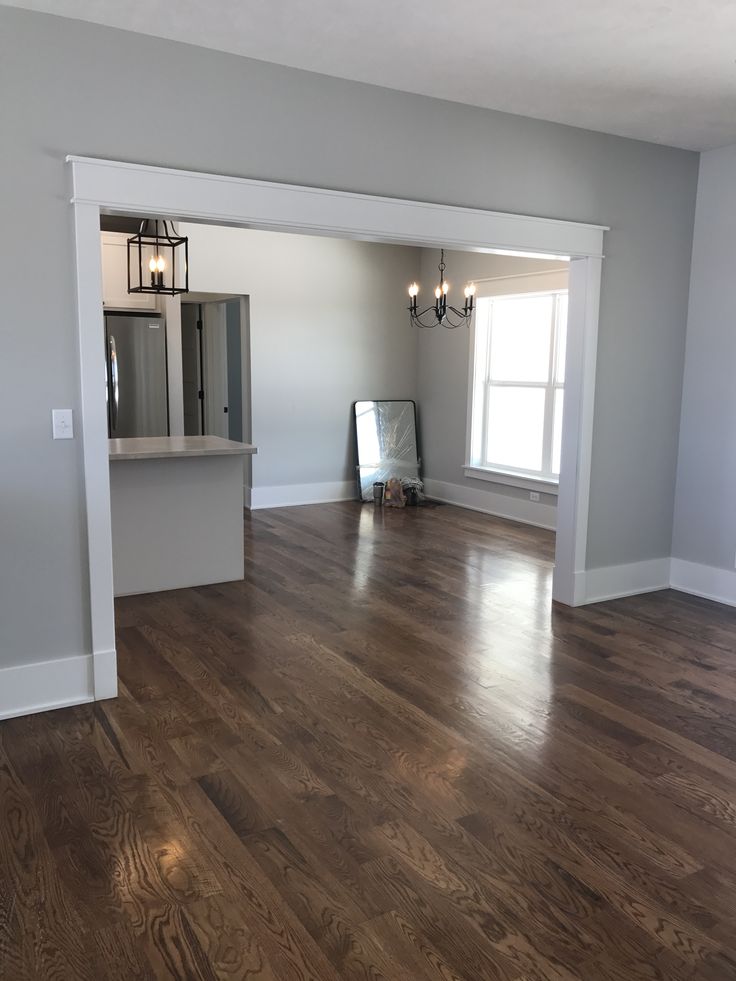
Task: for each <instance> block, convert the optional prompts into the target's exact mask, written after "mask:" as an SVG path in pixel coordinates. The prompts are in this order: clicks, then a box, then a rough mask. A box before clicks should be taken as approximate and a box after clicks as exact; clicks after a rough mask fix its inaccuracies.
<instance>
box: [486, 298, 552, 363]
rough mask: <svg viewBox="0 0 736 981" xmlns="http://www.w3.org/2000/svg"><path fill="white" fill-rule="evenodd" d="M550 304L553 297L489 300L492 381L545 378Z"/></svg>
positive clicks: (548, 342)
mask: <svg viewBox="0 0 736 981" xmlns="http://www.w3.org/2000/svg"><path fill="white" fill-rule="evenodd" d="M553 303H554V297H553V296H510V297H505V298H502V299H496V300H494V301H493V315H492V320H491V331H492V334H491V378H492V379H493V380H494V381H526V382H545V381H547V378H548V377H549V345H550V336H551V333H552V306H553Z"/></svg>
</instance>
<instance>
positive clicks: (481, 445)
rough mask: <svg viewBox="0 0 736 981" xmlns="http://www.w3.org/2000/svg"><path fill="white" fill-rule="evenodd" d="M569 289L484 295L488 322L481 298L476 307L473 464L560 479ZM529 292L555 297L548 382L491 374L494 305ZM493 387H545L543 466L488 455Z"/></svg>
mask: <svg viewBox="0 0 736 981" xmlns="http://www.w3.org/2000/svg"><path fill="white" fill-rule="evenodd" d="M567 294H568V291H567V290H566V289H558V290H544V291H537V292H534V293H519V294H506V295H504V296H503V297H501V296H491V297H487V298H486V297H484V298H480V299H482V300H486V302H487V305H488V312H487V315H486V322H485V323H479V321H478V317H479V314H480V311H481V308H482V304H481V302H480V299H479V303H478V306H477V308H476V315H475V316H476V321H475V324H474V327H475V338H474V351H473V362H472V365H471V377H472V385H473V388H472V395H471V399H472V401H471V426H470V461H469V466H471V467H477V468H479V469H487V470H500V471H507V472H510V473H518V474H522V475H525V476H530V477H541V478H544V479H553V480H556V479H558V478H559V474H558V473H556V472H555V471H553V469H552V457H553V437H554V409H555V393H556V392H558V391H562V392H564V390H565V383H564V381H562V382H560V381H557V377H558V368H559V365H558V359H559V357H560V351H561V348H562V345H561V344H560V335H561V333H562V329H563V328H566V326H567V325H566V324H563V323H562V317H561V307H562V298H563V297H564V298H566V297H567ZM522 296H523V297H528V296H537V297H541V296H549V297H551V298H552V299H553V302H552V303H551V305H550V317H551V323H550V338H551V341H550V346H549V363H548V370H547V380H546V381H545V382H540V381H534V382H530V381H527V380H525V379H518V380H515V381H512V380H509V379H504V380H494V379H493V378H492V377H491V351H492V347H493V306H494V302H495V301H496V300H498V299H501V298H503V299H509V298H511V297H514V298H515V297H522ZM492 388H527V389H536V390H540V389H541V390H543V391H544V393H545V396H544V420H543V433H542V468H541V469H540V470H528V469H525V468H522V467H516V466H510V465H509V464H508V463H504V462H503V461H502V460H491V459H489V458H488V455H487V446H488V435H489V433H488V408H489V402H490V394H491V389H492Z"/></svg>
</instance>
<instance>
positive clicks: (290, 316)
mask: <svg viewBox="0 0 736 981" xmlns="http://www.w3.org/2000/svg"><path fill="white" fill-rule="evenodd" d="M178 228H179V232H180V233H181V234H182V235H187V236H188V237H189V280H190V285H191V287H192V289H194V290H196V291H198V292H208V293H236V294H247V295H248V296H249V298H250V357H251V392H252V394H251V413H252V420H253V422H252V441H253V443H254V444H255V445H256V446H257V447H258V455H257V456H255V457H253V486H254V487H272V486H279V485H285V484H319V483H329V482H333V481H347V480H354V478H355V469H354V467H355V460H354V452H353V441H354V436H353V430H352V424H351V420H352V403H353V402H354V401H355V400H356V399H366V398H367V399H370V398H378V399H380V398H407V399H412V398H416V342H417V339H416V332H415V331H413V330H412V329H411V326H410V325H409V318H408V315H407V313H406V305H407V304H406V302H405V293H406V288H407V285H408V284H409V283H410V282H411V281H412V280H414V279H416V278H417V277H418V275H419V262H420V256H421V250H420V249H413V248H407V247H406V246H400V245H377V244H373V243H369V242H347V241H340V240H339V239H332V238H322V237H315V236H306V235H285V234H283V233H279V232H263V231H253V230H249V229H245V228H223V227H217V226H213V225H192V224H185V223H184V222H180V223H179V226H178Z"/></svg>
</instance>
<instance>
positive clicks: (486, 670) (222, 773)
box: [0, 504, 736, 981]
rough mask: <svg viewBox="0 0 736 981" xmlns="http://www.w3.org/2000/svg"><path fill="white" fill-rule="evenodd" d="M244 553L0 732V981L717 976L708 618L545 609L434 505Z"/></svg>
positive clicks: (733, 887)
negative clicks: (114, 662)
mask: <svg viewBox="0 0 736 981" xmlns="http://www.w3.org/2000/svg"><path fill="white" fill-rule="evenodd" d="M246 552H247V562H246V568H247V579H246V581H245V582H244V583H233V584H228V585H221V586H211V587H203V588H199V589H190V590H182V591H178V592H172V593H161V594H156V595H151V596H141V597H134V598H128V599H124V600H121V601H119V602H118V604H117V613H118V625H119V647H118V651H119V665H120V678H121V685H120V696H119V698H118V699H117V700H111V701H107V702H102V703H98V704H96V705H94V706H83V707H79V708H76V709H67V710H60V711H56V712H50V713H47V714H44V715H37V716H33V717H30V718H24V719H16V720H10V721H6V722H3V723H0V791H1V792H0V977H2V979H3V981H25V979H44V981H46V979H55V981H56V979H58V981H104V979H115V981H122V979H125V981H128V979H143V978H147V979H164V978H165V979H178V981H188V979H200V978H204V979H214V978H217V979H249V981H258V979H263V981H266V979H268V981H291V979H295V981H296V979H298V981H307V979H311V981H336V979H360V981H381V979H402V981H405V979H441V981H486V979H487V981H495V979H498V981H574V979H578V981H637V979H650V981H652V979H662V981H685V979H702V981H726V979H735V978H736V611H732V610H728V609H726V608H723V607H719V606H716V605H714V604H710V603H707V602H705V601H701V600H697V599H693V598H690V597H686V596H684V595H680V594H677V593H674V592H663V593H657V594H652V595H649V596H645V597H638V598H632V599H627V600H619V601H616V602H613V603H608V604H604V605H599V606H596V607H588V608H583V609H578V610H570V609H566V608H555V609H551V606H550V586H551V562H552V555H553V538H552V535H551V534H549V533H547V532H541V531H537V530H535V529H531V528H524V527H522V526H520V525H513V524H509V523H505V522H502V521H496V520H493V519H491V518H488V517H485V516H482V515H478V514H474V513H472V512H468V511H461V510H457V509H454V508H451V507H437V508H427V509H419V510H416V509H412V510H406V511H388V510H387V511H374V510H373V508H372V507H370V506H365V507H362V508H361V507H360V506H359V505H357V504H335V505H322V506H314V507H303V508H292V509H282V510H274V511H258V512H254V513H253V514H251V515H249V516H247V517H246ZM39 615H42V612H41V611H39Z"/></svg>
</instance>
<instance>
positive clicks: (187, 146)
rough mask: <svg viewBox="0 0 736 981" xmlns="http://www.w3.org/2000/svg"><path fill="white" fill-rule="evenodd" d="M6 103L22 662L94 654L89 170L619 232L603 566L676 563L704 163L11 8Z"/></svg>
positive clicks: (608, 308)
mask: <svg viewBox="0 0 736 981" xmlns="http://www.w3.org/2000/svg"><path fill="white" fill-rule="evenodd" d="M143 68H145V70H141V69H143ZM0 92H2V93H3V97H2V99H0V133H2V135H3V139H2V150H1V151H0V153H1V156H0V171H1V172H0V176H1V177H2V180H1V181H0V196H1V199H0V213H1V214H2V217H3V234H2V236H0V276H2V284H1V285H2V301H3V318H2V327H1V328H0V329H1V330H2V341H1V343H2V346H1V347H0V350H2V364H1V368H0V371H1V373H2V379H1V380H2V385H1V386H0V391H1V392H2V400H3V406H4V408H5V411H4V412H2V413H0V450H1V452H2V456H1V457H0V459H2V465H3V476H2V485H1V486H2V503H1V506H2V527H1V528H0V555H1V556H2V569H1V575H2V580H1V581H0V664H17V663H21V662H30V661H40V660H44V659H46V658H53V657H62V656H65V655H72V654H78V653H80V652H83V651H86V650H89V638H88V618H89V610H88V589H87V582H86V577H87V571H86V542H85V535H84V522H83V511H82V508H83V495H82V467H81V456H80V449H81V444H80V441H79V440H75V441H67V442H56V443H54V442H52V441H51V438H50V423H49V409H50V408H51V407H52V406H56V407H66V406H72V407H74V408H76V409H78V406H79V398H78V386H79V382H78V370H77V359H78V352H77V347H76V325H75V313H74V292H73V259H72V226H71V214H70V207H69V184H68V174H67V168H66V167H65V165H64V162H63V160H64V156H65V154H67V153H76V154H88V155H91V156H99V157H109V158H114V159H122V160H131V161H136V162H143V163H150V164H160V165H171V166H176V167H183V168H189V169H194V170H203V171H214V172H219V173H226V174H235V175H243V176H247V177H253V178H263V179H269V180H276V181H290V182H296V183H303V184H312V185H319V186H324V187H331V188H336V189H346V190H355V191H363V192H368V193H375V194H384V195H389V196H397V197H408V198H416V199H419V200H427V201H437V202H446V203H450V204H456V205H467V206H471V207H479V208H490V209H497V210H502V211H510V212H519V213H524V214H532V215H542V216H554V217H558V218H566V219H577V220H581V221H592V222H598V223H602V224H608V225H611V226H612V231H611V232H610V234H608V235H607V236H606V242H605V248H606V255H607V258H606V260H605V270H604V277H603V293H602V309H601V330H600V344H599V361H598V383H597V384H598V394H597V404H596V419H595V433H594V441H595V451H594V456H593V475H592V487H591V505H590V534H589V552H588V564H589V566H592V567H595V566H605V565H615V564H618V563H623V562H635V561H637V560H641V559H648V558H653V557H657V556H662V555H667V554H669V547H670V536H671V530H672V508H673V486H674V474H675V465H676V447H677V429H678V419H679V405H680V395H681V378H682V365H683V351H684V331H685V310H686V302H687V291H688V276H689V261H690V246H691V233H692V220H693V209H694V198H695V187H696V179H697V165H698V157H697V155H696V154H693V153H688V152H685V151H680V150H672V149H668V148H666V147H661V146H655V145H652V144H646V143H640V142H636V141H631V140H623V139H619V138H616V137H610V136H605V135H602V134H599V133H591V132H586V131H584V130H578V129H573V128H569V127H564V126H559V125H556V124H554V123H546V122H540V121H536V120H530V119H523V118H520V117H515V116H511V115H506V114H503V113H495V112H489V111H487V110H482V109H477V108H472V107H468V106H462V105H458V104H456V103H449V102H441V101H437V100H433V99H429V98H424V97H421V96H414V95H409V94H402V93H397V92H393V91H391V90H389V89H383V88H379V87H374V86H369V85H363V84H360V83H353V82H346V81H340V80H336V79H331V78H328V77H325V76H321V75H316V74H309V73H304V72H299V71H295V70H291V69H286V68H281V67H278V66H274V65H268V64H264V63H261V62H257V61H252V60H247V59H242V58H238V57H235V56H230V55H225V54H221V53H218V52H215V51H208V50H205V49H200V48H196V47H189V46H186V45H180V44H177V43H173V42H168V41H162V40H159V39H155V38H149V37H144V36H139V35H134V34H130V33H125V32H121V31H115V30H110V29H107V28H102V27H98V26H95V25H91V24H85V23H82V22H79V21H72V20H66V19H62V18H54V17H50V16H47V15H42V14H35V13H29V12H27V11H21V10H16V9H12V8H8V7H0ZM152 93H155V99H156V104H155V108H154V109H153V110H152V108H151V99H152ZM193 133H196V134H197V136H196V139H194V138H193V135H192V134H193ZM458 147H461V148H462V152H458Z"/></svg>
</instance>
